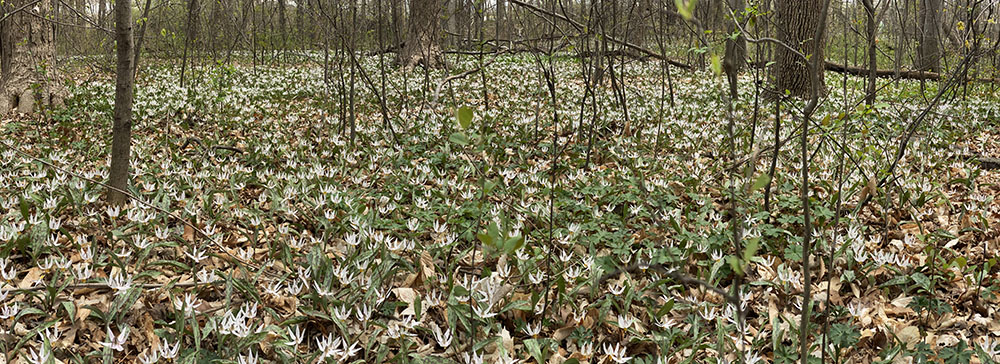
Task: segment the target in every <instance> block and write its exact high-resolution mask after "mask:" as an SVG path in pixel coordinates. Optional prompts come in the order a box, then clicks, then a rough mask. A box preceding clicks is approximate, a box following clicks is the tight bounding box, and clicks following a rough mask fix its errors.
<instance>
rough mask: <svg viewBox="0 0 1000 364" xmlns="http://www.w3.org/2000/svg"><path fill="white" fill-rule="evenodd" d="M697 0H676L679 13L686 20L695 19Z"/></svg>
mask: <svg viewBox="0 0 1000 364" xmlns="http://www.w3.org/2000/svg"><path fill="white" fill-rule="evenodd" d="M697 2H698V1H697V0H674V5H675V6H677V13H678V14H681V17H682V18H684V20H691V19H692V18H694V5H695V3H697Z"/></svg>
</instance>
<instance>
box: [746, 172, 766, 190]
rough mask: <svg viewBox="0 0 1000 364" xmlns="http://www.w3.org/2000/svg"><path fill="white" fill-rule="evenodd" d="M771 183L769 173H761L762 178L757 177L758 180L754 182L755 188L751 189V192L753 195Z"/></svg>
mask: <svg viewBox="0 0 1000 364" xmlns="http://www.w3.org/2000/svg"><path fill="white" fill-rule="evenodd" d="M770 181H771V176H770V175H768V174H767V173H761V174H760V176H757V179H756V180H755V181H753V186H751V187H750V192H751V193H753V192H756V191H757V190H759V189H761V188H764V186H765V185H767V182H770Z"/></svg>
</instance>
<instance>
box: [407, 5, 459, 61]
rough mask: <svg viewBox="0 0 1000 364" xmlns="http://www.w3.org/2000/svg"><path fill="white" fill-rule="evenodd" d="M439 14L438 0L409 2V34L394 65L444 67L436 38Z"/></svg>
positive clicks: (437, 38)
mask: <svg viewBox="0 0 1000 364" xmlns="http://www.w3.org/2000/svg"><path fill="white" fill-rule="evenodd" d="M451 1H452V2H455V1H457V0H451ZM440 13H441V3H440V2H439V1H438V0H412V1H410V21H409V25H410V26H409V32H408V34H407V38H406V44H405V46H404V47H403V50H402V51H400V52H399V53H398V55H397V58H396V64H399V65H401V66H403V67H406V68H411V67H413V66H416V65H423V66H424V67H431V68H440V67H444V65H445V61H444V57H442V55H441V45H440V42H439V39H440V37H439V36H438V26H439V24H440V23H441V22H440V21H439V19H438V17H439V14H440Z"/></svg>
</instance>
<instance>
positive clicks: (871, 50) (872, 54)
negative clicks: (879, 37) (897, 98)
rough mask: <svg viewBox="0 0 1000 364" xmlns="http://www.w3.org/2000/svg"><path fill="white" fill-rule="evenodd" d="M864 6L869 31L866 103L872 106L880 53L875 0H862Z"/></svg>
mask: <svg viewBox="0 0 1000 364" xmlns="http://www.w3.org/2000/svg"><path fill="white" fill-rule="evenodd" d="M861 3H862V6H864V8H865V17H866V19H867V22H866V30H867V31H868V85H867V90H866V91H865V93H866V95H865V104H867V105H868V106H872V105H874V104H875V83H876V82H875V81H876V77H877V76H876V73H877V71H878V57H877V56H878V54H877V53H876V51H877V49H876V48H875V31H876V30H877V29H876V25H875V4H874V3H873V0H862V1H861Z"/></svg>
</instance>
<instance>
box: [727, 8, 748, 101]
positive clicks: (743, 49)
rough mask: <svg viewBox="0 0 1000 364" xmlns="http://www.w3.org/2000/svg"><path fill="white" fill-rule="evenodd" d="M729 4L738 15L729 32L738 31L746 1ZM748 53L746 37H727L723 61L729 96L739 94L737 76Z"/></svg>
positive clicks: (733, 96)
mask: <svg viewBox="0 0 1000 364" xmlns="http://www.w3.org/2000/svg"><path fill="white" fill-rule="evenodd" d="M728 1H729V6H730V7H731V8H732V9H733V14H736V15H737V18H736V19H731V22H730V23H729V24H730V25H729V30H728V32H729V34H732V33H735V32H737V31H738V30H739V29H737V28H736V22H742V21H743V19H741V18H740V17H739V14H742V13H743V11H744V9H746V3H745V2H744V0H728ZM746 54H747V43H746V38H744V37H743V35H742V34H740V35H739V36H738V37H736V39H729V38H726V56H725V58H724V59H723V62H722V68H723V69H724V70H725V71H726V77H727V78H728V79H729V96H730V97H731V98H732V99H733V100H735V99H736V97H737V96H739V95H738V90H737V87H736V81H737V79H736V77H737V76H739V73H740V69H741V68H743V62H744V60H745V59H746Z"/></svg>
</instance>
